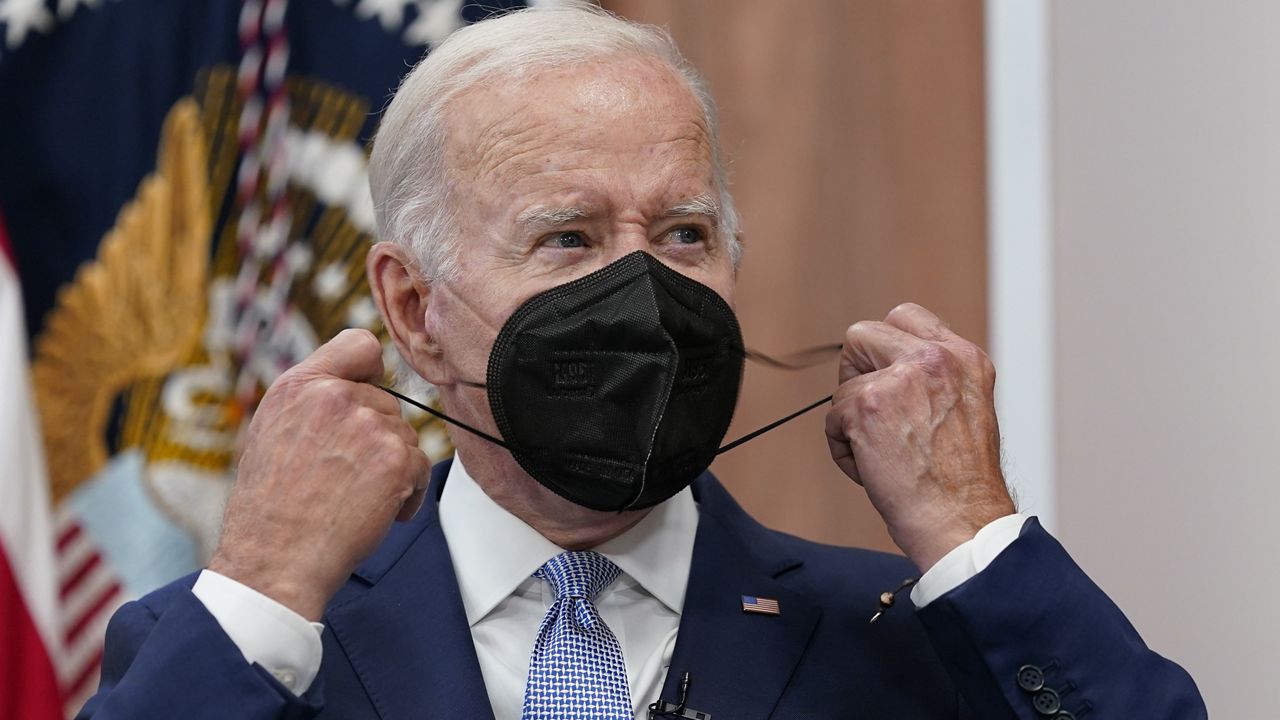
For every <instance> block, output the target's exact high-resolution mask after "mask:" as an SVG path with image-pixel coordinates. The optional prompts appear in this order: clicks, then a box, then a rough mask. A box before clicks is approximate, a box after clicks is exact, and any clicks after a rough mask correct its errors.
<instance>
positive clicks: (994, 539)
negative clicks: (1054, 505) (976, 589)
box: [911, 513, 1031, 608]
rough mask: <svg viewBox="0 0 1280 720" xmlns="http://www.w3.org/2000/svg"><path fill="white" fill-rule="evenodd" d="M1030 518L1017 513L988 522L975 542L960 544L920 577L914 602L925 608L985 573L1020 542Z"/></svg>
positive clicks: (912, 591)
mask: <svg viewBox="0 0 1280 720" xmlns="http://www.w3.org/2000/svg"><path fill="white" fill-rule="evenodd" d="M1030 517H1031V516H1030V515H1024V514H1023V513H1014V514H1013V515H1005V516H1004V517H1002V518H997V519H995V520H992V521H991V522H989V523H987V524H986V526H985V527H983V528H982V529H981V530H979V531H978V534H977V535H974V536H973V539H972V540H969V541H967V542H963V543H960V544H959V545H957V546H956V547H955V548H953V549H952V550H951V552H949V553H947V554H946V555H943V556H942V559H941V560H939V561H938V562H937V563H936V564H934V566H933V567H931V568H929V571H928V572H926V573H925V574H924V575H922V576H921V577H920V580H919V581H917V582H916V585H915V587H913V588H911V602H912V603H914V604H915V606H916V607H917V608H922V607H924V606H925V605H928V604H929V603H931V602H933V601H934V600H937V599H938V598H940V597H942V596H943V595H946V594H947V593H949V592H951V591H952V590H954V589H956V588H957V587H960V584H961V583H963V582H964V581H966V580H968V579H969V578H971V577H973V576H974V575H977V574H978V573H980V572H982V571H983V570H984V569H986V567H987V566H988V565H990V564H991V561H992V560H995V559H996V556H997V555H999V554H1000V553H1002V552H1004V549H1005V548H1007V547H1009V546H1010V545H1012V544H1013V541H1014V540H1017V539H1018V535H1019V534H1021V532H1022V526H1023V525H1025V524H1026V522H1027V520H1028V519H1030Z"/></svg>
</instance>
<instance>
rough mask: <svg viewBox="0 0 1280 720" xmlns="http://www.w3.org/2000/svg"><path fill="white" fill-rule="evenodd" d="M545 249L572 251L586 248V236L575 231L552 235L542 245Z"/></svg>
mask: <svg viewBox="0 0 1280 720" xmlns="http://www.w3.org/2000/svg"><path fill="white" fill-rule="evenodd" d="M542 244H543V245H544V246H546V247H551V248H558V249H561V250H574V249H577V248H584V247H586V246H587V236H586V235H583V234H582V233H580V232H578V231H576V230H569V231H566V232H558V233H552V234H551V235H549V236H548V237H547V238H546V239H545V240H544V241H543V243H542Z"/></svg>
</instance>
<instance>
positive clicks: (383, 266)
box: [364, 242, 445, 385]
mask: <svg viewBox="0 0 1280 720" xmlns="http://www.w3.org/2000/svg"><path fill="white" fill-rule="evenodd" d="M364 267H365V274H366V275H367V276H368V278H369V289H370V290H371V291H372V293H373V300H374V302H376V303H377V304H378V312H380V313H382V322H383V324H384V325H385V326H386V328H387V334H388V335H390V337H391V341H392V342H394V343H395V344H396V349H398V350H399V351H400V357H402V358H404V359H405V360H406V361H407V362H408V363H409V365H410V366H411V367H412V368H413V369H414V371H415V372H417V373H418V374H419V375H421V376H422V377H423V378H424V379H425V380H426V381H427V382H429V383H432V384H435V385H439V384H441V383H442V382H444V380H445V378H444V377H443V372H444V367H443V362H442V354H441V352H440V346H439V343H438V342H437V339H436V338H435V337H434V335H433V334H432V332H431V331H430V325H429V323H428V322H427V312H428V310H429V309H430V306H431V283H430V282H428V281H427V279H426V278H424V277H423V276H422V273H420V272H419V271H418V269H417V267H416V266H415V264H414V263H413V261H412V258H411V257H410V255H409V253H408V251H406V250H405V249H404V248H403V247H401V246H399V245H396V244H395V243H389V242H380V243H375V244H374V245H373V246H372V247H370V248H369V254H368V255H367V256H366V257H365V263H364Z"/></svg>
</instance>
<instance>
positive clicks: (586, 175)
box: [425, 57, 734, 426]
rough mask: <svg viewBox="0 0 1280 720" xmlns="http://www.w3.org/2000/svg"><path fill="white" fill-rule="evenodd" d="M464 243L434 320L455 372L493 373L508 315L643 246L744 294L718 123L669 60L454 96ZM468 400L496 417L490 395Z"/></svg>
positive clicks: (610, 64) (429, 322) (556, 74)
mask: <svg viewBox="0 0 1280 720" xmlns="http://www.w3.org/2000/svg"><path fill="white" fill-rule="evenodd" d="M450 110H451V112H450V114H449V115H450V122H449V127H448V134H449V141H448V147H447V162H448V165H449V167H450V168H451V170H452V173H453V179H454V180H455V185H454V189H453V197H454V199H455V208H456V212H457V228H458V230H459V233H460V237H458V238H457V239H456V242H457V247H458V251H459V257H458V270H459V272H458V273H457V276H456V279H452V280H448V281H446V282H442V283H437V284H436V285H435V286H434V288H433V291H432V296H431V301H430V303H429V304H428V308H427V317H426V325H425V327H426V329H427V331H428V332H430V333H431V334H432V335H433V336H434V337H435V338H436V339H437V342H438V344H439V348H440V351H441V357H440V360H441V365H442V367H441V368H437V370H439V371H440V372H436V373H432V374H433V375H435V376H436V378H435V379H437V380H442V381H443V382H441V383H439V384H442V385H443V386H444V387H442V388H441V389H442V391H444V393H445V400H446V403H447V404H450V405H454V406H455V408H454V409H455V410H457V411H463V408H460V407H456V405H457V404H458V402H457V401H458V400H459V399H460V398H457V397H450V396H453V395H454V394H455V393H453V392H450V389H449V388H448V385H449V384H450V383H451V382H456V381H457V380H470V381H479V382H482V381H483V380H484V373H485V368H486V364H487V362H488V356H489V351H490V349H491V348H492V346H493V341H494V339H495V337H496V336H497V334H498V331H499V330H500V329H501V327H502V325H503V323H504V322H506V320H507V318H508V317H509V316H510V315H511V313H512V312H513V311H514V310H515V309H516V308H517V307H518V306H519V305H520V304H521V303H523V302H524V301H526V300H528V299H529V298H530V297H532V296H534V295H536V294H537V293H540V292H542V291H544V290H547V289H548V288H551V287H553V286H556V285H560V284H562V283H565V282H568V281H571V280H573V279H575V278H578V277H581V276H583V275H586V274H588V273H590V272H593V271H595V270H598V269H600V268H602V267H604V266H605V265H607V264H609V263H611V262H613V261H615V260H617V259H619V258H621V257H623V256H624V255H626V254H628V253H631V252H634V251H636V250H644V251H646V252H649V253H652V254H653V255H654V256H656V257H657V258H659V259H660V260H662V261H663V262H665V263H666V264H667V265H669V266H670V267H672V268H674V269H675V270H678V271H679V272H681V273H683V274H685V275H687V276H689V277H691V278H693V279H695V280H697V281H699V282H701V283H703V284H705V285H708V286H710V287H711V288H713V289H714V290H716V291H717V292H718V293H720V295H721V296H722V297H724V298H725V300H726V301H728V302H729V303H730V304H731V305H732V303H733V284H734V267H733V261H732V258H731V257H730V252H729V247H728V245H727V243H726V242H725V241H724V239H723V238H721V236H720V235H721V234H720V232H719V228H718V219H717V217H716V214H717V212H718V203H719V198H718V194H717V192H716V187H715V182H714V172H713V167H712V149H711V143H710V138H709V136H708V128H707V127H706V123H705V122H704V120H703V117H702V113H701V110H700V108H699V105H698V103H697V100H696V99H695V98H694V96H693V94H692V92H691V91H690V90H689V89H688V87H687V86H686V85H685V84H684V83H683V82H682V81H681V79H680V78H679V77H678V76H677V75H676V74H675V73H674V72H673V71H671V70H670V69H669V68H666V67H664V66H663V65H661V64H660V63H658V62H656V61H654V60H650V59H642V58H631V57H625V58H617V59H612V60H607V61H604V62H600V63H594V64H591V65H584V66H581V67H577V68H572V69H563V70H554V71H547V72H541V73H539V74H537V75H536V76H535V77H533V78H530V79H526V80H523V81H520V82H494V83H492V84H491V85H489V86H486V87H482V88H479V89H476V90H472V91H468V92H467V93H465V94H464V95H462V96H460V97H459V98H458V99H457V100H456V101H455V102H454V103H453V104H452V105H451V106H450ZM461 404H463V405H468V406H471V407H470V408H469V409H470V411H463V412H465V414H467V415H470V416H471V417H472V419H474V420H476V421H478V422H481V423H482V424H485V425H490V426H491V419H490V418H489V417H488V412H487V408H483V409H482V407H483V406H482V405H481V403H479V402H475V399H473V398H468V399H467V401H464V402H462V403H461Z"/></svg>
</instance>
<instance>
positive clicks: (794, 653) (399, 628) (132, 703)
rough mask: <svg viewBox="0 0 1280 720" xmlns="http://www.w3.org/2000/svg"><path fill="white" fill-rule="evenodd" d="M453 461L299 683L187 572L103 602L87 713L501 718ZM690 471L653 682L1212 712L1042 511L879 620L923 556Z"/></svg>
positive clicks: (891, 715)
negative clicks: (449, 536)
mask: <svg viewBox="0 0 1280 720" xmlns="http://www.w3.org/2000/svg"><path fill="white" fill-rule="evenodd" d="M447 471H448V463H441V464H440V465H439V466H437V468H436V469H435V472H434V476H433V479H432V488H433V490H434V492H429V493H428V499H427V502H426V503H425V504H424V506H423V508H422V510H421V511H420V512H419V513H418V515H417V516H416V517H415V518H414V519H413V520H411V521H409V522H407V523H403V524H397V525H395V526H394V527H393V528H392V529H391V532H390V533H389V535H388V536H387V538H386V540H385V541H384V542H383V543H382V545H381V546H380V547H379V548H378V550H377V551H376V552H375V553H374V554H373V555H372V556H370V557H369V558H368V560H366V561H365V562H364V563H363V564H362V565H361V566H360V567H359V568H358V569H357V570H356V572H355V573H354V575H353V576H352V577H351V579H350V580H349V581H348V582H347V584H346V586H345V587H343V588H342V590H340V591H339V592H338V594H337V595H336V596H335V597H334V598H333V600H332V601H331V603H330V605H329V607H328V610H327V612H326V614H325V617H324V623H325V625H326V630H325V632H324V635H323V642H324V660H323V663H322V665H321V669H320V674H319V676H318V677H317V679H316V682H315V683H314V684H313V685H312V687H311V689H310V690H309V691H308V692H307V693H306V694H305V695H304V696H303V697H301V698H298V697H295V696H294V695H292V694H291V693H290V692H289V691H288V690H286V689H285V688H284V687H283V686H281V685H280V684H279V683H277V682H276V680H275V679H274V678H273V677H272V676H271V675H270V674H268V673H267V672H266V671H265V670H263V669H262V668H261V667H258V666H256V665H250V664H249V663H247V662H245V660H244V657H243V656H242V655H241V654H240V652H239V651H238V649H237V648H236V646H235V645H234V644H233V643H232V642H231V640H230V639H229V638H228V637H227V636H226V634H225V633H223V632H222V630H221V628H220V627H219V626H218V624H217V622H216V621H215V620H214V619H213V617H212V616H211V615H210V614H209V613H208V611H206V610H205V608H204V606H203V605H202V604H201V603H200V601H199V600H198V599H196V597H195V596H194V595H192V593H191V586H192V584H193V583H194V581H195V576H194V575H192V576H189V577H186V578H183V579H181V580H179V581H177V582H174V583H173V584H171V585H169V586H167V587H164V588H162V589H160V590H157V591H156V592H154V593H151V594H150V595H148V596H146V597H144V598H142V599H141V600H139V601H137V602H132V603H129V604H127V605H125V606H124V607H122V608H121V609H120V610H119V611H118V612H117V613H116V615H115V617H114V618H112V620H111V624H110V626H109V628H108V630H107V645H106V653H105V658H104V660H103V673H102V683H101V686H100V688H99V690H98V693H97V694H96V695H95V696H94V697H93V698H92V699H91V700H90V701H89V703H88V704H87V705H86V706H85V708H84V709H83V710H82V711H81V714H80V717H82V718H89V717H92V718H96V719H97V720H121V719H123V718H129V719H130V720H136V719H138V718H180V719H181V720H198V719H200V718H218V719H219V720H221V719H223V718H243V719H246V720H258V719H263V720H265V719H266V718H313V717H319V718H342V719H343V720H365V719H369V720H373V719H375V718H381V719H382V720H400V719H408V718H415V719H416V718H468V719H470V718H492V717H493V715H492V711H491V710H490V708H489V701H488V695H487V693H486V691H485V687H484V681H483V679H482V678H481V675H480V666H479V663H478V661H477V660H476V653H475V647H474V645H473V643H472V640H471V633H470V629H469V627H468V625H467V621H466V617H465V615H464V613H463V608H462V600H461V597H460V596H459V593H458V585H457V580H456V578H455V576H454V572H453V566H452V564H451V561H450V559H449V552H448V548H447V547H446V546H445V539H444V535H443V534H442V533H441V530H440V523H439V519H438V517H439V516H438V505H437V502H438V499H439V494H440V490H441V488H442V487H443V484H444V478H445V477H446V474H447ZM693 489H694V495H695V497H696V499H697V501H698V505H699V521H698V531H697V539H696V541H695V544H694V552H693V568H692V572H691V574H690V576H689V586H688V591H687V594H686V598H685V607H684V613H683V615H682V616H681V619H680V631H679V635H678V638H677V641H676V647H675V654H674V657H673V658H672V663H671V669H670V671H669V673H668V675H667V682H666V688H665V691H664V693H663V698H666V699H669V700H674V699H675V698H676V695H677V689H676V688H677V686H678V684H679V679H680V677H681V676H683V675H684V673H686V672H688V673H689V674H690V677H691V680H692V686H691V689H690V692H689V695H688V706H689V707H690V708H693V709H696V710H699V711H702V712H705V713H710V714H711V715H712V716H713V717H714V718H715V720H757V719H761V718H776V719H779V720H781V719H783V718H806V719H813V718H868V719H885V720H889V719H892V720H904V719H914V718H924V719H930V720H931V719H934V718H937V719H942V718H983V719H984V720H1012V719H1014V718H1020V719H1022V720H1032V719H1033V718H1034V719H1035V720H1043V719H1044V718H1046V717H1052V715H1045V714H1042V713H1041V712H1039V711H1037V709H1036V707H1035V704H1036V703H1037V698H1039V700H1038V702H1040V703H1042V704H1049V705H1051V704H1052V703H1051V702H1050V700H1051V698H1050V697H1049V696H1048V695H1047V694H1045V692H1044V691H1043V690H1042V691H1040V692H1039V693H1036V692H1031V691H1029V690H1027V689H1024V687H1023V685H1026V686H1027V687H1035V686H1037V685H1038V684H1039V683H1036V682H1034V681H1035V680H1036V679H1037V675H1036V673H1035V672H1029V671H1025V670H1024V668H1025V667H1026V666H1034V667H1035V668H1038V669H1039V670H1040V671H1041V675H1043V681H1042V682H1043V685H1044V687H1045V688H1047V689H1049V690H1053V691H1056V692H1057V693H1059V694H1060V696H1061V700H1060V704H1061V709H1062V710H1065V711H1069V712H1074V713H1076V714H1081V712H1080V711H1082V710H1086V711H1087V715H1086V716H1085V717H1086V720H1108V719H1110V718H1125V719H1126V720H1134V719H1137V718H1144V719H1146V718H1161V719H1163V718H1204V717H1206V713H1205V709H1204V705H1203V703H1202V701H1201V699H1200V696H1199V694H1198V692H1197V691H1196V687H1195V684H1194V682H1193V681H1192V680H1191V678H1190V677H1189V676H1188V675H1187V674H1186V673H1185V672H1184V671H1183V670H1182V668H1180V667H1178V666H1177V665H1175V664H1174V663H1172V662H1170V661H1168V660H1165V659H1164V658H1162V657H1160V656H1159V655H1157V654H1156V653H1154V652H1152V651H1151V650H1149V649H1148V648H1147V647H1146V645H1145V644H1143V642H1142V640H1141V638H1139V637H1138V634H1137V632H1135V630H1134V629H1133V627H1132V626H1131V625H1130V624H1129V622H1128V621H1127V620H1126V619H1125V617H1124V615H1123V614H1122V613H1121V612H1120V610H1119V609H1118V608H1116V606H1115V605H1114V604H1112V602H1111V601H1110V600H1109V599H1108V598H1107V597H1106V595H1104V594H1103V593H1102V591H1101V590H1099V589H1098V588H1097V586H1095V585H1094V584H1093V583H1092V582H1091V581H1090V580H1089V578H1088V577H1086V576H1085V574H1084V573H1083V572H1082V571H1081V570H1080V568H1079V567H1077V566H1076V565H1075V563H1073V562H1072V561H1071V558H1070V557H1069V556H1068V555H1067V553H1066V552H1065V551H1064V550H1063V549H1062V547H1061V546H1060V545H1059V544H1058V543H1057V542H1056V541H1054V540H1053V538H1051V537H1050V536H1049V535H1048V534H1047V533H1046V532H1045V531H1044V530H1043V529H1041V528H1040V526H1039V524H1038V523H1036V522H1035V521H1034V520H1033V521H1030V522H1028V523H1027V525H1026V527H1025V528H1024V529H1023V532H1022V534H1021V536H1020V537H1019V538H1018V540H1016V541H1015V542H1014V543H1013V545H1011V546H1010V547H1009V548H1008V549H1007V550H1005V552H1003V553H1002V554H1001V555H1000V556H999V557H997V558H996V560H995V561H994V562H993V563H992V564H991V565H990V566H989V567H988V568H987V569H986V570H984V571H983V572H982V573H980V574H979V575H978V576H976V577H974V578H973V579H971V580H969V581H968V582H966V583H964V584H962V585H961V586H960V587H958V588H956V589H955V590H953V591H952V592H950V593H948V594H947V595H945V596H943V597H942V598H940V599H938V600H936V601H935V602H933V603H931V604H930V605H929V606H928V607H926V608H925V609H923V610H919V611H913V610H912V609H911V608H910V603H909V602H903V603H900V604H899V606H898V607H896V608H894V609H892V610H890V611H889V612H888V614H887V615H885V616H884V617H883V618H882V619H881V620H880V621H879V622H877V623H875V624H874V625H872V624H868V622H867V620H868V618H869V617H870V616H871V615H872V613H873V612H874V611H875V609H876V607H877V600H878V598H879V595H880V593H881V592H883V591H885V590H887V589H891V588H893V587H896V586H897V585H898V583H899V582H901V581H902V580H903V579H904V578H907V577H910V576H912V575H914V574H915V568H914V567H913V566H912V565H911V564H910V563H909V562H908V561H907V560H905V559H904V558H902V557H898V556H894V555H888V554H884V553H877V552H871V551H867V550H856V549H848V548H838V547H830V546H825V545H818V544H815V543H811V542H807V541H804V540H800V539H798V538H794V537H791V536H788V535H784V534H782V533H779V532H775V531H772V530H769V529H767V528H765V527H763V526H761V525H760V524H758V523H756V522H755V521H754V520H753V519H752V518H751V517H749V516H748V515H747V514H746V513H745V512H743V510H742V509H741V508H740V507H739V506H738V505H737V504H736V503H735V502H734V501H733V499H732V498H730V497H729V494H728V493H727V492H726V491H725V490H724V488H723V487H722V486H721V485H720V484H719V483H718V482H717V481H716V480H715V479H714V478H713V477H711V475H710V474H705V475H703V476H702V477H701V478H699V479H698V480H697V482H695V483H694V486H693ZM743 595H755V596H760V597H767V598H776V599H777V600H778V604H779V606H780V609H781V613H780V614H779V615H777V616H769V615H759V614H747V613H744V612H743V611H742V608H741V597H742V596H743ZM1020 671H1023V672H1022V675H1021V677H1020V675H1019V673H1020ZM1020 679H1021V680H1022V683H1021V684H1020V683H1019V680H1020ZM656 699H657V698H644V700H645V702H646V703H647V702H649V701H650V700H656Z"/></svg>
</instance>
